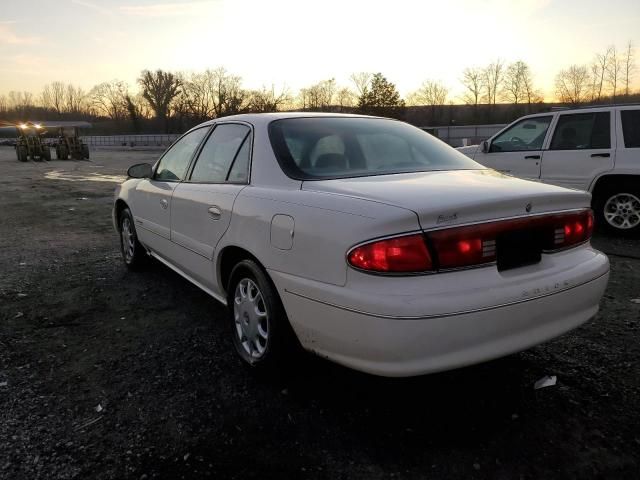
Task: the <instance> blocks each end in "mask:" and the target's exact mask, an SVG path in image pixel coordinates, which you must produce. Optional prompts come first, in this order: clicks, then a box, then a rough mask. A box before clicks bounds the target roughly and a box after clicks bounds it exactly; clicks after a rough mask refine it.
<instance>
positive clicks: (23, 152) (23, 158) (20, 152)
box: [16, 147, 28, 162]
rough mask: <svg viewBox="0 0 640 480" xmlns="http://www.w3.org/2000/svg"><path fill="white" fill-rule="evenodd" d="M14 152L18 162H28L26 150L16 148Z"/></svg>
mask: <svg viewBox="0 0 640 480" xmlns="http://www.w3.org/2000/svg"><path fill="white" fill-rule="evenodd" d="M16 152H17V153H18V160H19V161H21V162H26V161H27V160H28V157H27V149H26V148H25V147H18V148H17V149H16Z"/></svg>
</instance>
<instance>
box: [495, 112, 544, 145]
mask: <svg viewBox="0 0 640 480" xmlns="http://www.w3.org/2000/svg"><path fill="white" fill-rule="evenodd" d="M552 118H553V117H552V116H551V115H550V116H548V117H532V118H525V119H524V120H521V121H519V122H518V123H516V124H515V125H513V126H511V127H510V128H509V129H507V130H505V131H504V132H502V133H501V134H500V135H498V136H497V137H495V138H494V139H493V141H492V142H491V149H490V151H491V152H519V151H530V150H542V144H543V143H544V137H545V136H546V135H547V130H548V129H549V124H550V123H551V119H552Z"/></svg>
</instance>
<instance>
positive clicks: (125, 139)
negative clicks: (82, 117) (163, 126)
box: [82, 133, 180, 147]
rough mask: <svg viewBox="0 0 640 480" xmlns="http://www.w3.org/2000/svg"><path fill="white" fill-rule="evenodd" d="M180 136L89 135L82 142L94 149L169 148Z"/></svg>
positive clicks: (173, 134) (170, 134)
mask: <svg viewBox="0 0 640 480" xmlns="http://www.w3.org/2000/svg"><path fill="white" fill-rule="evenodd" d="M179 136H180V135H179V134H177V133H169V134H153V135H89V136H83V137H82V140H83V141H84V142H85V143H87V144H88V145H90V146H93V147H168V146H169V145H171V144H172V143H173V142H174V141H175V139H176V138H178V137H179Z"/></svg>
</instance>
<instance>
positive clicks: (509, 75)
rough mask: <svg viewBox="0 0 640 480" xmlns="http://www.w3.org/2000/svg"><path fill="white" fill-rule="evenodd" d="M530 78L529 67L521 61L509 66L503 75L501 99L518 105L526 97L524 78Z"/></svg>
mask: <svg viewBox="0 0 640 480" xmlns="http://www.w3.org/2000/svg"><path fill="white" fill-rule="evenodd" d="M528 76H531V72H530V70H529V65H527V64H526V63H524V62H523V61H521V60H518V61H517V62H514V63H512V64H510V65H509V66H508V67H507V69H506V71H505V74H504V86H503V92H502V94H503V98H504V99H505V100H507V101H508V102H509V103H514V104H516V105H517V104H518V103H520V102H522V101H523V100H524V98H525V96H526V87H525V78H526V77H528Z"/></svg>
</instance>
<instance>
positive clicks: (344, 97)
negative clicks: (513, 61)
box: [336, 87, 356, 111]
mask: <svg viewBox="0 0 640 480" xmlns="http://www.w3.org/2000/svg"><path fill="white" fill-rule="evenodd" d="M336 103H337V105H338V107H339V108H340V111H343V110H344V109H347V108H351V107H353V106H354V105H355V104H356V94H355V93H353V91H352V90H351V89H349V88H347V87H342V88H340V89H339V90H338V91H337V92H336Z"/></svg>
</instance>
